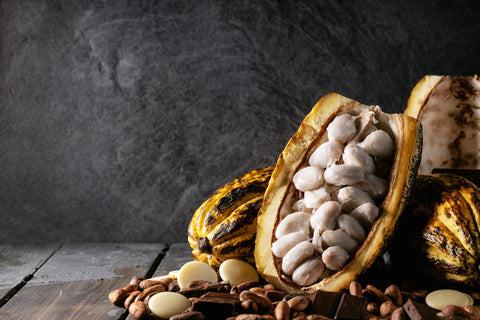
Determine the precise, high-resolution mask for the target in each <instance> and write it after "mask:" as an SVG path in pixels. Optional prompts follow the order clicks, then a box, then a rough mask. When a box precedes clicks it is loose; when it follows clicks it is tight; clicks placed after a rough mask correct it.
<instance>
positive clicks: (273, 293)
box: [265, 289, 286, 303]
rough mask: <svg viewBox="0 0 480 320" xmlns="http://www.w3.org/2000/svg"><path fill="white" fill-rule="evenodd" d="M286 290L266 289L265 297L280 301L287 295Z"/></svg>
mask: <svg viewBox="0 0 480 320" xmlns="http://www.w3.org/2000/svg"><path fill="white" fill-rule="evenodd" d="M285 295H286V293H285V291H281V290H275V289H266V291H265V297H266V298H267V299H268V300H270V301H272V303H273V302H276V301H280V300H282V299H283V297H285Z"/></svg>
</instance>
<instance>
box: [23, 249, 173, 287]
mask: <svg viewBox="0 0 480 320" xmlns="http://www.w3.org/2000/svg"><path fill="white" fill-rule="evenodd" d="M166 248H167V246H166V245H165V244H144V243H123V244H116V243H103V244H98V243H97V244H95V243H90V244H89V243H76V244H75V243H73V244H66V245H64V246H63V247H62V248H61V249H60V250H58V252H57V253H56V254H55V255H54V256H53V257H52V258H51V259H50V260H49V261H48V262H47V263H46V264H45V265H44V266H43V267H42V268H41V269H40V270H38V271H37V273H36V274H35V277H34V278H33V279H32V280H31V281H30V282H29V283H28V285H29V286H30V285H39V284H47V283H57V282H71V281H85V280H104V279H114V278H122V277H125V274H124V273H123V269H125V268H127V269H128V268H132V267H133V266H136V265H137V264H141V268H140V269H139V270H138V272H139V274H136V275H139V276H144V275H145V273H146V272H147V271H148V269H145V268H149V267H150V265H151V263H153V260H152V258H153V259H155V258H156V256H157V255H158V254H160V253H161V252H163V251H164V250H165V249H166ZM128 280H130V279H128ZM127 282H128V281H127Z"/></svg>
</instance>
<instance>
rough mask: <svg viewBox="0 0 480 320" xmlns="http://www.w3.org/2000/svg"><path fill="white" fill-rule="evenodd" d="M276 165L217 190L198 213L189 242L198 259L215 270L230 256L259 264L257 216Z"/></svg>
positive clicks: (240, 178) (258, 170) (194, 255)
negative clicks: (256, 247)
mask: <svg viewBox="0 0 480 320" xmlns="http://www.w3.org/2000/svg"><path fill="white" fill-rule="evenodd" d="M272 171H273V167H265V168H260V169H257V170H253V171H251V172H249V173H246V174H244V175H242V176H240V177H238V178H236V179H234V180H233V181H231V182H230V183H228V184H226V185H224V186H223V187H221V188H219V189H218V190H216V191H215V192H214V194H213V195H212V196H211V197H210V198H208V199H207V200H206V201H205V202H204V203H203V204H202V205H201V206H200V207H199V208H198V209H197V210H196V211H195V213H194V215H193V217H192V219H191V221H190V224H189V226H188V242H189V244H190V247H191V248H192V255H193V258H194V259H195V260H198V261H203V262H206V263H208V264H209V265H210V266H212V267H213V268H214V269H216V270H217V269H218V267H219V266H220V264H221V263H222V262H223V261H225V260H227V259H240V260H243V261H246V262H248V263H250V264H251V265H253V266H254V265H255V261H254V258H253V251H254V245H255V235H256V228H257V215H258V211H259V209H260V206H261V204H262V202H263V195H264V193H265V189H266V188H267V185H268V181H269V180H270V176H271V174H272Z"/></svg>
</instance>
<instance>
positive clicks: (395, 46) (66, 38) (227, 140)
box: [0, 0, 480, 242]
mask: <svg viewBox="0 0 480 320" xmlns="http://www.w3.org/2000/svg"><path fill="white" fill-rule="evenodd" d="M476 3H478V1H474V0H472V1H457V2H454V1H373V0H372V1H337V0H330V1H294V0H291V1H196V0H194V1H188V0H169V1H125V0H121V1H118V0H112V1H60V0H59V1H47V0H31V1H18V0H2V1H0V242H29V241H35V242H38V241H147V242H154V241H156V242H159V241H162V242H172V241H185V240H186V230H187V225H188V222H189V220H190V218H191V216H192V214H193V212H194V210H195V209H196V208H197V207H198V206H199V205H200V204H201V203H202V202H203V201H204V200H205V199H206V198H207V197H208V196H209V195H210V194H211V193H212V192H213V191H214V190H215V189H216V188H218V187H220V186H222V185H223V184H225V183H227V182H228V181H230V180H231V179H232V178H234V177H235V176H238V175H240V174H242V173H244V172H247V171H250V170H252V169H254V168H258V167H262V166H267V165H272V164H274V163H275V162H276V159H277V157H278V155H279V153H280V152H281V151H282V149H283V147H284V146H285V144H286V143H287V141H288V139H289V138H290V137H291V135H292V134H293V133H294V132H295V131H296V130H297V127H298V126H299V124H300V122H301V121H302V119H303V117H304V116H305V115H306V114H307V113H308V112H309V111H310V109H311V107H312V106H313V105H314V104H315V102H316V101H317V100H318V99H320V98H321V97H322V96H323V95H325V94H327V93H328V92H331V91H335V92H338V93H341V94H343V95H346V96H348V97H350V98H353V99H356V100H359V101H360V102H363V103H369V104H380V105H381V106H382V107H383V109H384V110H386V111H388V112H402V111H403V108H404V106H405V104H406V101H407V99H408V96H409V93H410V90H411V89H412V87H413V86H414V85H415V84H416V82H417V81H418V80H419V79H420V78H421V77H422V76H423V75H425V74H448V75H473V74H475V73H478V72H480V58H479V49H480V45H479V40H480V36H479V35H480V22H479V21H480V20H479V18H480V11H479V6H478V4H476Z"/></svg>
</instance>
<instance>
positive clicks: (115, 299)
mask: <svg viewBox="0 0 480 320" xmlns="http://www.w3.org/2000/svg"><path fill="white" fill-rule="evenodd" d="M128 294H129V293H128V292H126V291H125V290H123V288H120V289H116V290H113V291H111V292H110V293H109V294H108V300H110V302H111V303H113V304H114V305H116V306H117V307H121V306H122V305H123V304H124V302H125V299H127V297H128Z"/></svg>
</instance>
